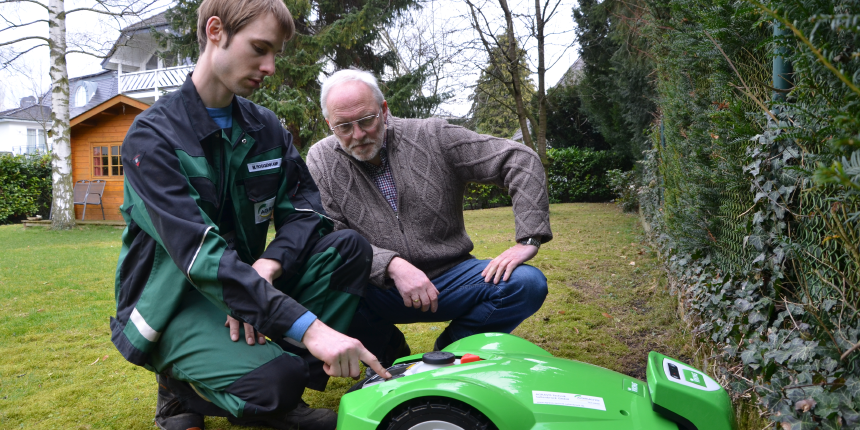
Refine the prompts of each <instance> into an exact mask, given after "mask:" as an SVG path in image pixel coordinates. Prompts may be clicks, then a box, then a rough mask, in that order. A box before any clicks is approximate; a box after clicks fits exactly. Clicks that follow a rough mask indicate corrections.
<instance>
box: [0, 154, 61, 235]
mask: <svg viewBox="0 0 860 430" xmlns="http://www.w3.org/2000/svg"><path fill="white" fill-rule="evenodd" d="M50 204H51V156H50V155H45V156H42V157H38V158H34V157H27V156H23V155H0V223H4V224H5V223H10V222H14V221H17V220H20V219H22V218H23V217H26V216H29V215H36V214H41V215H43V216H45V215H47V213H48V210H49V208H50Z"/></svg>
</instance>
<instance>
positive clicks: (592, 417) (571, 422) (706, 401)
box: [337, 333, 736, 430]
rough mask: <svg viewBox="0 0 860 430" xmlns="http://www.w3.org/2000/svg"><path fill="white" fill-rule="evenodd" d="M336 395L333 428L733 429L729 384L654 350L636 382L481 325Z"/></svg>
mask: <svg viewBox="0 0 860 430" xmlns="http://www.w3.org/2000/svg"><path fill="white" fill-rule="evenodd" d="M389 372H390V373H391V374H392V378H391V379H389V380H387V381H386V380H382V379H381V378H379V377H378V376H373V377H370V378H367V379H365V380H363V381H361V382H359V383H358V384H356V386H354V387H353V388H352V389H351V390H350V392H349V393H347V394H346V395H344V396H343V399H342V400H341V403H340V411H339V414H338V415H339V417H338V426H337V427H338V429H341V430H475V429H486V430H490V429H498V430H527V429H533V430H538V429H540V430H561V429H577V430H590V429H601V430H614V429H618V430H621V429H624V430H639V429H641V430H662V429H666V430H677V429H681V430H736V424H735V419H734V414H733V412H732V406H731V402H730V401H729V397H728V394H727V393H726V391H725V390H724V389H723V388H722V387H720V385H719V384H718V383H717V382H716V381H714V380H713V379H711V378H710V377H708V376H707V375H705V374H704V372H701V371H699V370H697V369H694V368H692V367H690V366H688V365H686V364H684V363H681V362H680V361H678V360H675V359H672V358H669V357H666V356H664V355H661V354H658V353H656V352H651V353H650V354H649V355H648V367H647V379H648V382H647V383H645V382H642V381H640V380H638V379H634V378H631V377H628V376H625V375H622V374H620V373H617V372H613V371H611V370H608V369H604V368H602V367H597V366H593V365H590V364H586V363H581V362H577V361H571V360H566V359H561V358H556V357H553V356H552V354H550V353H548V352H546V351H545V350H543V349H542V348H540V347H538V346H537V345H534V344H532V343H530V342H528V341H526V340H523V339H520V338H518V337H516V336H512V335H508V334H501V333H485V334H479V335H474V336H469V337H467V338H465V339H461V340H459V341H457V342H454V343H452V344H451V345H449V346H448V347H447V348H445V349H444V350H443V351H439V352H432V353H426V354H419V355H412V356H409V357H404V358H401V359H400V360H398V361H397V362H395V364H394V366H392V367H391V368H390V369H389Z"/></svg>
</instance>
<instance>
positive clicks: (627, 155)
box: [573, 0, 656, 168]
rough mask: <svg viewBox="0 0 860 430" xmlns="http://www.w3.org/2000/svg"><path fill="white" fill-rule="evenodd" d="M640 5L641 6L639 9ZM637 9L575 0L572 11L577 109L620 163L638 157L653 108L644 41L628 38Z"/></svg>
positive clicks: (614, 1) (613, 0) (611, 0)
mask: <svg viewBox="0 0 860 430" xmlns="http://www.w3.org/2000/svg"><path fill="white" fill-rule="evenodd" d="M640 9H641V8H640ZM637 13H641V12H640V11H639V10H638V9H636V8H635V6H633V7H630V6H628V4H627V3H626V2H623V1H620V0H604V1H602V2H599V1H598V0H580V1H579V7H575V8H574V9H573V17H574V20H575V21H576V24H577V29H576V33H577V37H578V40H579V44H580V55H581V56H582V59H583V60H584V61H585V69H584V74H583V78H582V79H581V81H580V82H579V83H578V87H579V91H580V95H581V103H582V110H583V111H584V112H585V114H586V116H587V117H588V120H589V122H590V123H591V124H593V126H594V127H595V128H596V129H597V131H599V132H600V134H601V135H602V136H603V138H604V139H605V140H606V142H607V144H608V145H609V147H610V148H612V149H613V150H614V151H616V152H618V153H619V154H621V156H622V157H623V159H624V160H623V162H624V163H623V164H624V165H625V167H628V168H629V167H632V163H633V161H635V160H636V159H638V158H640V156H641V153H642V149H643V146H644V142H645V140H646V137H645V132H646V129H647V128H648V125H649V124H650V123H651V121H652V119H653V116H652V114H653V112H654V111H655V110H656V105H655V104H654V97H655V95H654V94H655V92H654V86H653V83H652V82H651V81H650V80H649V78H648V76H649V75H650V74H651V72H652V71H653V67H652V65H651V64H650V63H649V60H648V58H647V57H646V56H645V55H642V54H640V53H642V52H645V45H647V42H648V41H647V40H646V39H645V38H641V37H631V31H630V28H627V25H628V24H627V23H628V22H635V21H636V19H637V17H636V14H637Z"/></svg>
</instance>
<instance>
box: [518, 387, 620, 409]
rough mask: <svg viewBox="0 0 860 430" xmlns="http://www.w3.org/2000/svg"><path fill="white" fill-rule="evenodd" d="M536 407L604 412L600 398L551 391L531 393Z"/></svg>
mask: <svg viewBox="0 0 860 430" xmlns="http://www.w3.org/2000/svg"><path fill="white" fill-rule="evenodd" d="M532 398H533V399H534V403H535V404H536V405H556V406H572V407H574V408H586V409H597V410H598V411H605V410H606V405H605V404H603V398H602V397H594V396H586V395H584V394H571V393H554V392H552V391H532Z"/></svg>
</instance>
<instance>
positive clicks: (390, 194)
mask: <svg viewBox="0 0 860 430" xmlns="http://www.w3.org/2000/svg"><path fill="white" fill-rule="evenodd" d="M384 136H385V137H384V138H383V140H382V148H380V149H379V158H380V160H381V161H382V162H381V163H380V164H379V166H375V165H373V164H372V163H368V162H367V161H362V162H361V165H362V166H364V170H365V171H366V172H367V174H368V175H370V179H373V182H374V183H376V187H377V188H379V191H380V192H382V196H383V197H385V200H387V201H388V204H389V205H391V209H394V213H395V214H397V188H396V187H395V185H394V175H393V174H392V173H391V164H389V163H388V147H387V146H386V143H387V142H388V133H385V135H384Z"/></svg>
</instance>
